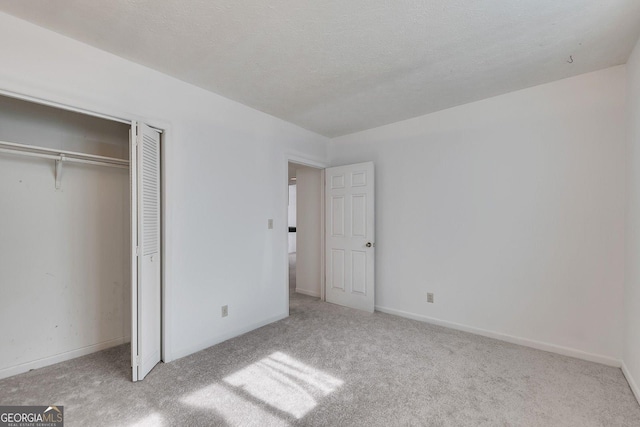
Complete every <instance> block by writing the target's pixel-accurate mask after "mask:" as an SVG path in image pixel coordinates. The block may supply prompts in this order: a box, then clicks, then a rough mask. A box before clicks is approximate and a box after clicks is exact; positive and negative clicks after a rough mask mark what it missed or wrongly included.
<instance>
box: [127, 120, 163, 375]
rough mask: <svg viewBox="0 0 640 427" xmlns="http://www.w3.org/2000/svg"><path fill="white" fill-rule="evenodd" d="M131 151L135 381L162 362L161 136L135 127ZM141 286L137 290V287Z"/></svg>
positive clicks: (133, 364)
mask: <svg viewBox="0 0 640 427" xmlns="http://www.w3.org/2000/svg"><path fill="white" fill-rule="evenodd" d="M134 130H135V138H133V140H134V141H136V143H135V144H133V145H134V147H132V150H131V164H135V165H136V169H135V173H134V174H132V180H131V181H132V207H134V206H135V209H132V212H134V214H133V219H132V225H133V226H132V229H133V230H132V236H135V237H134V240H135V241H136V243H135V247H134V252H135V255H137V256H134V260H135V261H134V262H135V264H134V266H137V268H134V269H133V271H134V272H133V274H134V275H136V277H135V278H134V279H135V280H133V283H132V296H133V298H132V305H133V307H132V310H133V316H132V319H135V320H134V321H132V334H131V335H132V338H131V347H132V348H131V350H132V358H133V363H132V367H133V380H134V381H137V380H142V379H143V378H144V377H145V376H146V375H147V374H148V373H149V372H150V371H151V369H153V367H154V366H155V365H156V364H157V363H158V362H160V345H161V343H160V326H161V323H160V322H161V299H160V298H161V297H160V296H161V268H160V266H161V263H160V261H161V257H160V255H161V254H160V133H159V132H157V131H156V130H154V129H151V128H150V127H148V126H147V125H145V124H138V125H137V126H136V127H135V129H134ZM136 283H137V286H136Z"/></svg>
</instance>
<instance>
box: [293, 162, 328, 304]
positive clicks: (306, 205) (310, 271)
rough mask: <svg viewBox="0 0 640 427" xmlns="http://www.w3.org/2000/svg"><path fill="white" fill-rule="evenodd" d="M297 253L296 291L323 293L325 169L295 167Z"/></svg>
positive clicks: (316, 295)
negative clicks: (321, 291)
mask: <svg viewBox="0 0 640 427" xmlns="http://www.w3.org/2000/svg"><path fill="white" fill-rule="evenodd" d="M296 177H297V181H296V186H297V187H298V188H297V193H298V195H297V200H298V203H297V221H298V226H297V229H296V231H297V233H296V234H297V254H296V292H299V293H302V294H305V295H310V296H314V297H320V280H321V257H322V246H321V244H322V239H321V237H322V236H321V230H322V227H321V226H322V224H321V220H322V218H323V216H322V197H323V192H322V188H323V186H324V183H323V182H322V173H321V171H320V169H314V168H310V167H306V166H301V167H299V168H298V169H297V171H296Z"/></svg>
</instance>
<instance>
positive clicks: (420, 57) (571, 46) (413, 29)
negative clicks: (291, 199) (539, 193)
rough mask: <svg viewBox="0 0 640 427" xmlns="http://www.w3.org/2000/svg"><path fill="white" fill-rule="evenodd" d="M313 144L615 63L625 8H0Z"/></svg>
mask: <svg viewBox="0 0 640 427" xmlns="http://www.w3.org/2000/svg"><path fill="white" fill-rule="evenodd" d="M0 10H2V11H5V12H7V13H9V14H12V15H15V16H17V17H20V18H23V19H26V20H28V21H31V22H34V23H36V24H38V25H40V26H42V27H45V28H49V29H51V30H53V31H56V32H59V33H62V34H65V35H67V36H70V37H72V38H75V39H77V40H80V41H83V42H85V43H88V44H90V45H93V46H96V47H98V48H100V49H103V50H106V51H109V52H112V53H114V54H116V55H119V56H122V57H124V58H128V59H130V60H132V61H135V62H138V63H140V64H144V65H147V66H149V67H152V68H155V69H157V70H159V71H161V72H164V73H166V74H169V75H172V76H175V77H177V78H179V79H181V80H184V81H187V82H190V83H193V84H195V85H198V86H200V87H203V88H205V89H209V90H211V91H213V92H216V93H218V94H220V95H223V96H225V97H227V98H230V99H233V100H236V101H239V102H241V103H243V104H246V105H249V106H251V107H254V108H256V109H258V110H262V111H264V112H267V113H270V114H272V115H274V116H277V117H281V118H283V119H285V120H288V121H290V122H293V123H296V124H298V125H300V126H302V127H304V128H307V129H310V130H313V131H316V132H318V133H321V134H323V135H327V136H337V135H343V134H347V133H351V132H355V131H358V130H363V129H367V128H371V127H376V126H380V125H383V124H387V123H392V122H395V121H399V120H403V119H407V118H411V117H415V116H419V115H422V114H425V113H429V112H433V111H437V110H441V109H444V108H447V107H451V106H454V105H459V104H463V103H467V102H471V101H475V100H478V99H482V98H487V97H490V96H494V95H499V94H502V93H506V92H510V91H513V90H517V89H522V88H525V87H529V86H533V85H536V84H541V83H545V82H549V81H553V80H558V79H561V78H564V77H569V76H573V75H577V74H582V73H585V72H589V71H594V70H597V69H601V68H605V67H609V66H613V65H619V64H623V63H625V62H626V60H627V58H628V56H629V53H630V51H631V49H632V47H633V46H634V44H635V42H636V41H637V39H638V37H639V36H640V1H639V0H606V1H603V0H509V1H506V0H349V1H345V0H339V1H338V0H322V1H317V0H271V1H266V0H243V1H239V0H216V1H211V0H191V1H175V0H111V1H105V2H98V1H87V0H51V1H42V0H21V1H17V0H0Z"/></svg>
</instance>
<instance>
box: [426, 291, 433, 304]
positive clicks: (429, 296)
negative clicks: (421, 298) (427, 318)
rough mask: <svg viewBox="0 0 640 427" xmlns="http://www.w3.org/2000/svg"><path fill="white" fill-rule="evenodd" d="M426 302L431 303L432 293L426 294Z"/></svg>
mask: <svg viewBox="0 0 640 427" xmlns="http://www.w3.org/2000/svg"><path fill="white" fill-rule="evenodd" d="M427 302H430V303H432V302H433V294H432V293H428V294H427Z"/></svg>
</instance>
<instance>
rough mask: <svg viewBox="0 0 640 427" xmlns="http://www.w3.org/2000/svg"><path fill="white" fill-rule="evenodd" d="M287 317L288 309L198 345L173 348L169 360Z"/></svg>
mask: <svg viewBox="0 0 640 427" xmlns="http://www.w3.org/2000/svg"><path fill="white" fill-rule="evenodd" d="M287 317H289V312H288V311H287V312H286V313H283V314H278V315H277V316H273V317H270V318H268V319H265V320H263V321H261V322H257V323H252V324H250V325H247V326H245V327H242V328H238V329H234V330H232V331H230V332H226V333H224V334H221V335H218V336H216V337H215V338H211V339H210V340H206V341H203V342H201V343H199V344H198V345H195V346H189V347H183V348H181V349H178V350H175V351H174V352H173V354H172V356H173V358H172V359H171V361H174V360H178V359H180V358H182V357H186V356H189V355H191V354H193V353H196V352H198V351H200V350H204V349H205V348H209V347H211V346H213V345H216V344H220V343H221V342H224V341H226V340H229V339H231V338H235V337H238V336H240V335H243V334H246V333H247V332H251V331H253V330H254V329H258V328H261V327H263V326H266V325H268V324H270V323H273V322H277V321H278V320H282V319H285V318H287Z"/></svg>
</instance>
